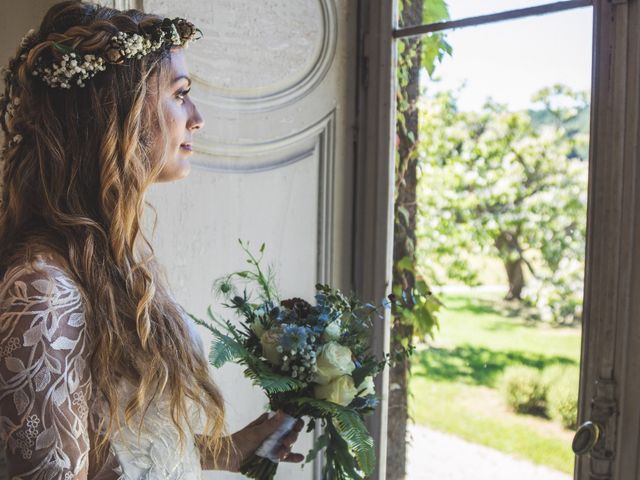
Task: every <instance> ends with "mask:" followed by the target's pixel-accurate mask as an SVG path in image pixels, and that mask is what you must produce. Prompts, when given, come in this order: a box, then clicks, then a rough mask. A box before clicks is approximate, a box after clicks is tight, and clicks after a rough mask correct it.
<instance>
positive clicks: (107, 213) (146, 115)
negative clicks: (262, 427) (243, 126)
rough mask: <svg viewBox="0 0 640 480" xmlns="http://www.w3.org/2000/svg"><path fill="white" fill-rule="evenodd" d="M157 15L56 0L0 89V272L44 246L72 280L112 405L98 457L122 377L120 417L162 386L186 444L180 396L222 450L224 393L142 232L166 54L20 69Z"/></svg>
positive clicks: (207, 441) (160, 122)
mask: <svg viewBox="0 0 640 480" xmlns="http://www.w3.org/2000/svg"><path fill="white" fill-rule="evenodd" d="M160 21H162V18H161V17H158V16H157V15H149V14H145V13H142V12H140V11H137V10H129V11H119V10H115V9H111V8H106V7H102V6H98V5H94V4H89V3H84V2H81V1H65V2H61V3H58V4H56V5H54V6H53V7H52V8H51V9H50V10H49V11H48V12H47V14H46V15H45V17H44V19H43V21H42V24H41V25H40V27H39V29H38V30H37V31H36V32H35V33H34V34H33V35H32V36H30V37H25V40H23V42H22V43H21V45H20V47H19V48H18V51H17V53H16V55H15V57H13V58H12V59H11V60H10V63H9V68H8V69H7V73H6V76H5V95H4V97H3V98H2V100H0V123H1V124H2V129H3V131H4V137H5V139H4V163H3V165H4V168H3V169H2V172H0V173H1V175H0V188H2V202H1V205H0V273H1V272H3V271H4V270H5V269H7V268H8V267H9V266H10V265H12V264H14V262H17V261H20V262H23V261H25V260H27V261H33V259H34V255H35V254H36V253H41V252H43V251H44V252H54V253H55V254H57V255H58V256H59V257H61V258H62V259H64V262H65V263H66V265H65V267H66V269H67V270H68V272H69V274H70V275H72V278H74V280H76V282H77V284H78V285H79V286H80V288H81V293H82V295H83V297H84V300H85V311H86V318H87V322H86V325H87V333H88V338H89V339H90V341H91V342H92V343H91V349H90V352H91V354H90V359H89V360H90V362H89V365H90V368H91V374H92V381H93V384H94V385H95V386H96V387H97V389H98V392H96V393H97V394H101V395H102V396H103V398H104V400H106V403H107V405H108V408H109V412H110V415H109V421H108V422H105V424H103V425H101V426H100V427H99V428H100V430H101V431H103V432H104V434H103V435H101V436H100V439H99V442H98V443H97V444H96V449H97V451H98V455H100V452H102V453H104V452H105V447H106V446H107V445H108V443H109V439H110V438H111V436H112V434H113V432H114V431H115V429H116V428H118V425H117V424H116V423H114V422H115V419H116V418H119V417H118V415H117V412H118V405H119V403H120V402H121V401H122V399H121V398H120V394H121V392H120V388H119V382H120V380H121V379H126V380H129V381H130V382H132V383H133V385H135V386H136V391H135V394H134V395H133V396H132V398H131V399H130V400H129V401H128V403H127V404H126V408H125V421H126V424H127V425H129V426H133V425H132V424H133V423H134V421H133V419H134V416H135V415H136V414H138V413H141V414H142V415H141V417H139V418H143V417H144V414H145V413H146V411H147V408H148V407H149V406H150V404H151V403H152V402H153V400H154V399H155V398H156V397H158V396H159V395H161V394H163V393H166V394H168V396H169V398H170V411H171V417H172V419H173V422H174V423H175V425H176V427H177V428H178V431H179V433H180V442H181V445H182V446H184V441H185V436H186V432H185V431H184V429H183V428H182V424H181V423H182V422H181V420H183V419H185V420H187V421H188V420H189V414H188V409H187V402H186V399H187V398H190V399H192V400H194V401H195V402H196V404H197V405H198V406H200V407H202V409H203V411H204V412H206V425H205V427H204V431H203V432H202V433H203V435H204V442H203V443H204V446H205V448H207V449H208V451H209V452H210V453H211V455H212V456H213V458H218V455H219V454H220V452H221V451H227V452H229V449H228V448H227V447H228V446H229V445H228V444H227V443H226V441H225V440H224V439H225V438H228V437H225V436H224V434H225V422H224V403H223V399H222V396H221V394H220V392H219V391H218V389H217V388H216V386H215V384H214V382H213V381H212V379H211V377H210V373H209V369H208V365H207V362H206V359H205V358H204V357H203V356H202V355H201V354H199V352H198V350H197V347H196V346H195V345H194V343H193V341H192V340H191V337H190V333H189V329H188V326H187V325H186V324H185V321H184V317H183V314H184V312H183V311H182V310H181V307H180V306H179V305H178V304H177V303H176V302H175V300H174V299H173V297H172V295H171V293H170V290H169V288H168V282H167V280H166V274H165V272H164V270H163V269H162V267H161V266H160V265H159V264H158V262H157V261H156V259H155V258H154V253H153V248H152V246H151V244H150V242H149V240H148V239H147V238H146V237H145V235H144V233H143V231H142V230H141V221H142V217H143V212H144V207H145V205H146V206H148V207H150V208H151V210H153V212H154V216H155V217H154V223H153V227H154V231H155V222H156V220H157V215H156V212H155V209H153V207H152V206H151V205H150V204H149V203H148V202H146V201H145V192H146V190H147V188H148V187H149V186H150V185H151V184H152V183H154V181H155V180H156V179H157V178H158V175H159V173H160V171H161V170H162V168H163V165H164V163H165V161H166V159H164V158H163V159H160V161H154V160H153V159H152V158H151V155H150V152H151V147H152V145H153V143H154V142H156V141H163V140H162V139H164V138H166V135H164V134H163V132H165V131H166V126H165V123H164V119H163V115H162V110H161V107H160V102H159V95H158V94H157V93H158V90H159V88H160V85H161V83H162V81H163V78H164V75H167V74H168V72H169V70H170V61H171V60H170V55H169V52H168V51H160V52H156V53H153V54H149V55H146V56H144V57H142V58H140V59H132V60H127V61H126V62H125V64H123V65H109V66H108V68H107V70H106V71H104V72H100V73H99V74H98V75H96V76H95V77H94V78H93V79H91V80H88V81H87V82H86V86H85V87H83V88H78V87H76V88H71V89H69V90H64V89H59V88H50V87H48V86H46V85H45V84H44V83H43V82H42V80H41V79H40V78H37V77H35V76H34V75H33V74H32V72H33V70H34V68H35V67H36V66H37V60H38V58H39V57H41V56H43V55H44V56H47V58H59V57H60V55H61V53H60V48H59V47H60V45H64V46H69V47H72V48H73V49H74V50H75V51H77V52H80V53H92V52H100V51H104V49H105V47H106V46H107V44H108V42H109V41H110V38H111V37H112V36H113V35H114V34H115V33H116V32H131V33H133V32H136V33H139V32H140V31H142V29H143V28H144V27H145V26H149V24H150V23H153V22H160ZM16 99H19V100H16ZM18 139H21V141H17V140H18ZM141 425H142V420H140V423H139V424H138V426H139V427H140V426H141ZM189 433H190V434H193V431H190V432H189ZM94 454H95V452H94Z"/></svg>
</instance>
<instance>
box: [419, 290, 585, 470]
mask: <svg viewBox="0 0 640 480" xmlns="http://www.w3.org/2000/svg"><path fill="white" fill-rule="evenodd" d="M441 299H442V300H443V302H444V304H445V306H444V307H443V308H442V310H441V311H440V314H439V318H440V330H439V331H437V332H436V334H435V340H434V341H432V342H430V344H429V346H423V348H419V349H418V351H417V352H416V353H415V355H414V356H413V366H412V378H411V384H410V394H411V398H410V410H411V415H412V417H413V418H414V420H415V421H416V423H418V424H422V425H428V426H430V427H432V428H434V429H436V430H440V431H443V432H448V433H451V434H454V435H457V436H459V437H462V438H464V439H466V440H468V441H470V442H474V443H479V444H482V445H485V446H488V447H491V448H495V449H496V450H500V451H503V452H505V453H508V454H512V455H514V456H517V457H520V458H524V459H528V460H531V461H533V462H535V463H539V464H542V465H546V466H548V467H551V468H554V469H556V470H560V471H563V472H566V473H569V474H571V473H572V472H573V464H574V456H573V453H572V452H571V438H572V432H570V431H568V430H565V429H563V428H562V427H561V426H560V425H559V424H557V423H555V422H553V421H551V420H547V419H543V418H540V417H533V416H530V415H516V414H514V413H512V412H510V411H509V409H508V408H507V406H506V404H505V401H504V399H503V397H502V394H501V392H500V391H499V390H498V381H499V378H500V375H501V374H502V372H503V371H504V370H505V369H506V368H507V367H509V366H512V365H527V366H532V367H535V368H538V369H544V368H546V367H548V366H551V365H558V364H559V365H567V366H575V367H576V368H577V366H578V363H579V357H580V341H581V339H580V329H579V328H571V327H562V328H554V327H551V326H549V325H545V324H540V323H537V322H532V321H529V320H528V318H527V312H526V311H525V310H516V309H513V308H510V307H509V305H508V304H506V303H505V302H503V301H502V300H501V299H500V296H499V295H489V294H482V295H481V294H472V293H470V294H465V295H444V296H442V297H441Z"/></svg>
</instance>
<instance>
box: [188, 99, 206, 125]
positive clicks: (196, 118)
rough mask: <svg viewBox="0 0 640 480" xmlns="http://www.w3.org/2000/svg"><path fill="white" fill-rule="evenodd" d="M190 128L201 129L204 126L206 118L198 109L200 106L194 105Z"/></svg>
mask: <svg viewBox="0 0 640 480" xmlns="http://www.w3.org/2000/svg"><path fill="white" fill-rule="evenodd" d="M189 122H190V124H189V130H199V129H201V128H202V127H204V118H202V115H200V112H199V111H198V107H196V106H195V105H193V112H192V113H191V118H190V119H189Z"/></svg>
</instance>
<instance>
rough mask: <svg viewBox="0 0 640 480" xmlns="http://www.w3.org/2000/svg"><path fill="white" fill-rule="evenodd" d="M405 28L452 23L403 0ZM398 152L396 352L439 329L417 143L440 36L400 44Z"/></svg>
mask: <svg viewBox="0 0 640 480" xmlns="http://www.w3.org/2000/svg"><path fill="white" fill-rule="evenodd" d="M399 9H400V13H399V17H400V24H401V25H416V24H420V23H433V22H437V21H441V20H444V19H446V18H448V16H449V14H448V9H447V6H446V3H445V2H444V0H429V1H428V2H424V1H423V0H404V1H401V2H399ZM397 47H398V85H397V152H396V158H395V178H396V185H395V199H394V217H395V226H394V249H393V282H392V291H393V293H394V294H395V295H396V296H397V297H398V298H399V299H400V298H401V299H403V300H404V302H403V303H404V307H405V308H403V309H402V310H400V311H398V310H394V312H393V325H392V331H391V349H392V351H404V350H411V349H412V348H413V338H414V336H415V335H422V336H424V335H427V334H432V332H433V329H434V328H435V326H436V325H437V321H436V317H435V312H436V310H437V308H438V302H437V301H436V300H435V299H434V297H433V296H432V294H431V292H430V290H429V287H428V285H427V282H426V281H425V279H424V278H421V276H420V275H419V274H418V272H417V268H416V264H417V259H416V218H417V217H416V215H417V203H416V186H417V176H416V175H417V162H418V149H417V145H416V142H417V139H418V136H419V126H418V120H419V111H418V109H417V106H418V99H419V96H420V71H421V68H424V69H426V71H427V72H428V73H429V75H431V74H433V72H434V69H435V67H436V65H437V63H438V62H440V61H441V60H442V59H443V57H444V55H445V54H446V53H451V48H450V46H449V45H448V44H447V43H446V40H445V37H444V35H443V34H441V33H436V34H430V35H425V36H423V37H414V38H409V39H403V40H400V41H398V43H397ZM409 374H410V362H409V360H408V359H407V358H406V357H403V356H399V358H398V362H397V364H396V365H395V366H394V367H393V368H391V370H390V374H389V385H390V391H389V423H388V432H387V444H388V450H387V478H393V479H399V480H400V479H403V478H404V477H405V474H406V468H405V466H406V438H407V420H408V389H409Z"/></svg>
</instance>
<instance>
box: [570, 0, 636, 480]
mask: <svg viewBox="0 0 640 480" xmlns="http://www.w3.org/2000/svg"><path fill="white" fill-rule="evenodd" d="M594 6H595V8H594V56H593V65H594V68H593V72H594V73H593V86H592V112H591V147H590V149H591V151H590V157H591V159H590V171H589V206H588V220H587V257H586V276H585V301H584V320H583V328H584V331H585V333H584V337H583V347H582V373H581V381H580V405H579V418H580V422H583V421H586V420H593V421H597V422H599V423H600V424H601V425H602V426H603V427H604V438H603V439H602V440H601V441H600V442H599V443H598V444H597V445H596V447H595V448H594V450H593V451H592V453H591V454H590V455H589V456H585V457H581V458H580V459H578V460H577V462H576V474H575V478H576V479H579V480H587V479H595V478H597V479H602V480H607V479H614V478H615V479H616V480H632V479H636V478H638V475H639V474H640V466H639V465H638V460H637V458H638V452H639V451H640V438H639V434H638V432H639V431H640V408H638V404H639V402H640V382H638V377H637V374H638V369H639V368H640V349H638V345H640V324H639V323H638V321H637V319H638V318H639V316H640V294H639V292H640V249H638V245H639V244H640V188H638V186H639V185H640V169H639V168H638V165H639V162H640V152H639V150H638V146H639V145H638V143H639V140H640V58H639V55H638V51H639V50H638V46H639V45H640V8H639V4H638V2H637V0H620V1H615V2H611V1H608V0H597V1H596V2H595V5H594Z"/></svg>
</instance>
